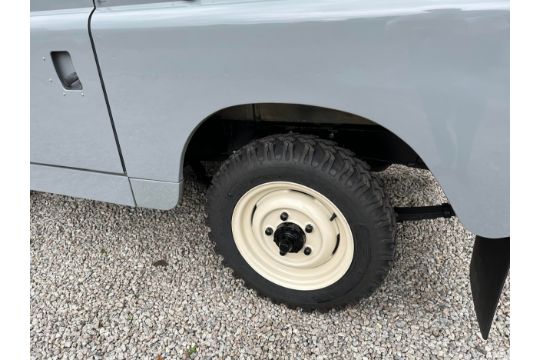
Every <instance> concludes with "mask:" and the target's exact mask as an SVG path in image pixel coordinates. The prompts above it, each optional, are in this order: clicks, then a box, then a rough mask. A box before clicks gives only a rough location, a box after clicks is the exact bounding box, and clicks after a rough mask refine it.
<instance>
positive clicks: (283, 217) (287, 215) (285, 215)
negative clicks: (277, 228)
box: [279, 212, 289, 221]
mask: <svg viewBox="0 0 540 360" xmlns="http://www.w3.org/2000/svg"><path fill="white" fill-rule="evenodd" d="M279 218H280V219H281V221H287V219H288V218H289V214H287V213H286V212H282V213H281V215H280V216H279Z"/></svg>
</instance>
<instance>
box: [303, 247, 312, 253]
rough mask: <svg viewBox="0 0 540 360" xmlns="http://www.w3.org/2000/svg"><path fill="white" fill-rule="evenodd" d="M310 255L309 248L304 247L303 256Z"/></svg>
mask: <svg viewBox="0 0 540 360" xmlns="http://www.w3.org/2000/svg"><path fill="white" fill-rule="evenodd" d="M310 254H311V248H310V247H306V248H305V249H304V255H310Z"/></svg>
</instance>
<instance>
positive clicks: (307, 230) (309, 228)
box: [306, 224, 313, 233]
mask: <svg viewBox="0 0 540 360" xmlns="http://www.w3.org/2000/svg"><path fill="white" fill-rule="evenodd" d="M312 231H313V226H312V225H311V224H307V225H306V232H307V233H310V232H312Z"/></svg>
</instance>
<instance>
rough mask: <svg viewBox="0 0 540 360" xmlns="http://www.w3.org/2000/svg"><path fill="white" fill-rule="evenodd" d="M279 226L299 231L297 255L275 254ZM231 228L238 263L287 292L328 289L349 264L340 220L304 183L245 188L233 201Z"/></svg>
mask: <svg viewBox="0 0 540 360" xmlns="http://www.w3.org/2000/svg"><path fill="white" fill-rule="evenodd" d="M284 213H285V214H286V215H287V216H286V221H284V220H283V219H284V218H285V217H284V215H282V214H284ZM285 222H287V223H289V224H294V225H292V226H294V228H295V229H297V228H299V229H302V230H303V236H304V239H305V243H304V244H303V246H302V248H301V249H299V250H298V251H297V252H288V253H286V254H285V255H280V248H279V246H278V245H277V243H276V241H278V240H276V230H278V229H279V228H280V227H283V226H284V225H283V224H284V223H285ZM231 225H232V233H233V237H234V242H235V244H236V247H237V248H238V251H239V252H240V254H241V255H242V257H243V258H244V260H245V261H246V262H247V263H248V264H249V265H250V266H251V267H252V268H253V269H254V270H255V271H256V272H257V273H258V274H260V275H261V276H263V277H264V278H266V279H267V280H269V281H271V282H273V283H275V284H277V285H280V286H283V287H286V288H289V289H295V290H317V289H322V288H324V287H327V286H330V285H332V284H334V283H335V282H336V281H338V280H339V279H341V277H343V275H345V273H346V272H347V270H348V269H349V267H350V265H351V263H352V259H353V253H354V242H353V236H352V231H351V228H350V226H349V224H348V222H347V220H346V219H345V216H343V214H342V213H341V211H340V210H339V209H338V208H337V206H336V205H334V203H333V202H331V201H330V200H329V199H328V198H327V197H325V196H324V195H322V194H321V193H319V192H318V191H315V190H313V189H311V188H309V187H307V186H304V185H300V184H297V183H293V182H286V181H273V182H267V183H264V184H261V185H258V186H256V187H254V188H252V189H250V190H249V191H247V192H246V193H245V194H244V195H243V196H242V197H241V198H240V200H238V203H237V204H236V206H235V208H234V211H233V215H232V221H231ZM306 227H307V229H306ZM268 229H271V230H272V233H271V234H270V231H269V230H268ZM282 232H283V231H281V233H282ZM306 248H309V249H308V250H309V251H308V250H306Z"/></svg>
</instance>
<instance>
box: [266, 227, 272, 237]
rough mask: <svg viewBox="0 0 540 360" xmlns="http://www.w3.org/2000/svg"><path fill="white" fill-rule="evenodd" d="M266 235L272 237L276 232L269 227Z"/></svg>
mask: <svg viewBox="0 0 540 360" xmlns="http://www.w3.org/2000/svg"><path fill="white" fill-rule="evenodd" d="M264 233H265V234H266V235H268V236H270V235H272V234H273V233H274V230H272V228H271V227H267V228H266V230H264Z"/></svg>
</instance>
